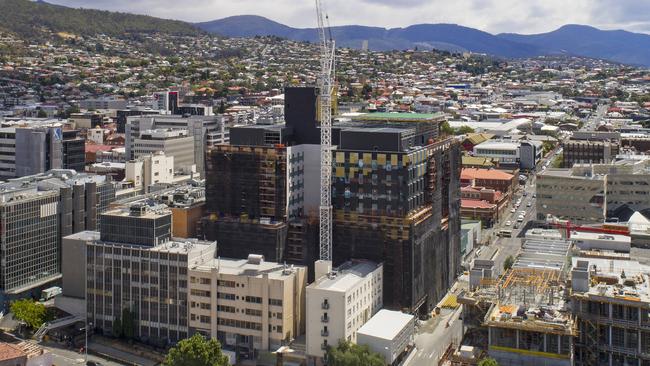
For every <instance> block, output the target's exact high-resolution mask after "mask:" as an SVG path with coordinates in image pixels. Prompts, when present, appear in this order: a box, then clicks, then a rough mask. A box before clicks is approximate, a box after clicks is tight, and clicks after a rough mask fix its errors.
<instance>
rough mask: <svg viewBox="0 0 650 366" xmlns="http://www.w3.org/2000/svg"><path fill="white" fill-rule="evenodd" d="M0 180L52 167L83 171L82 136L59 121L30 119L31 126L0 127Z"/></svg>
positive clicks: (84, 157) (42, 171) (84, 162)
mask: <svg viewBox="0 0 650 366" xmlns="http://www.w3.org/2000/svg"><path fill="white" fill-rule="evenodd" d="M0 144H2V146H1V147H0V154H1V155H2V159H0V179H11V178H16V177H24V176H28V175H34V174H40V173H45V172H46V171H48V170H52V169H74V170H76V171H78V172H83V171H84V168H85V165H86V156H85V139H83V138H82V137H80V136H79V131H78V130H64V129H63V127H62V125H61V124H60V123H51V122H50V121H47V120H44V121H41V120H38V121H34V123H33V125H31V126H23V127H18V126H16V127H5V128H0Z"/></svg>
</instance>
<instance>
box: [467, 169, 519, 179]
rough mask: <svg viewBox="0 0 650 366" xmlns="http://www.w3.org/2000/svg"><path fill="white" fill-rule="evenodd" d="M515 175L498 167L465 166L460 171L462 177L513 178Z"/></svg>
mask: <svg viewBox="0 0 650 366" xmlns="http://www.w3.org/2000/svg"><path fill="white" fill-rule="evenodd" d="M513 177H514V175H512V174H508V173H506V172H504V171H502V170H498V169H481V168H463V170H462V171H461V173H460V179H494V180H511V179H512V178H513Z"/></svg>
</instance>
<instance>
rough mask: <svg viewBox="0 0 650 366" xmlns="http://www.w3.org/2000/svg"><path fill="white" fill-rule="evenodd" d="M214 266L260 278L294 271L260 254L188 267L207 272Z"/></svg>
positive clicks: (276, 277) (229, 272)
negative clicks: (266, 259) (267, 259)
mask: <svg viewBox="0 0 650 366" xmlns="http://www.w3.org/2000/svg"><path fill="white" fill-rule="evenodd" d="M213 268H216V269H217V270H218V271H219V273H221V274H229V275H235V276H247V277H257V278H261V277H262V276H263V275H265V274H266V275H268V276H269V278H272V279H281V278H287V277H288V276H290V275H292V274H294V273H295V272H296V268H303V267H295V266H293V265H291V266H288V265H286V264H281V263H276V262H267V261H265V260H264V257H263V256H261V255H254V254H252V255H250V256H249V257H248V259H227V258H214V259H211V260H209V261H206V262H203V263H201V264H199V265H195V266H193V267H191V268H190V269H192V270H195V271H205V272H209V271H211V270H212V269H213Z"/></svg>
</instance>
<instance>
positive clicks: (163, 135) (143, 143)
mask: <svg viewBox="0 0 650 366" xmlns="http://www.w3.org/2000/svg"><path fill="white" fill-rule="evenodd" d="M195 147H196V146H195V145H194V137H193V136H189V135H188V133H187V131H183V130H148V131H143V132H142V133H141V134H140V137H138V138H134V139H133V140H132V141H131V144H130V152H131V156H132V159H138V158H140V157H143V156H148V155H151V154H155V153H158V152H163V153H164V154H165V155H166V156H169V157H172V158H173V159H174V171H182V172H185V173H191V172H194V171H196V166H197V161H196V160H195V159H196V153H195V151H194V148H195Z"/></svg>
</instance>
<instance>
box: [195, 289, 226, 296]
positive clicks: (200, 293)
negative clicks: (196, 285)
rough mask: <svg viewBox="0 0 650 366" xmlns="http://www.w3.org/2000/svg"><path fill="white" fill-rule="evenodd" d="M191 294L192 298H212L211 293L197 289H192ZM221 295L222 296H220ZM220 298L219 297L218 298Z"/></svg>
mask: <svg viewBox="0 0 650 366" xmlns="http://www.w3.org/2000/svg"><path fill="white" fill-rule="evenodd" d="M190 294H191V295H192V296H199V297H210V291H204V290H197V289H192V290H191V291H190ZM218 295H221V294H218ZM217 297H218V296H217Z"/></svg>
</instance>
